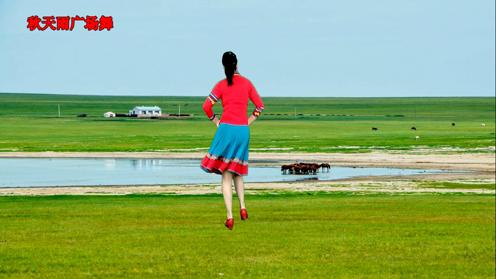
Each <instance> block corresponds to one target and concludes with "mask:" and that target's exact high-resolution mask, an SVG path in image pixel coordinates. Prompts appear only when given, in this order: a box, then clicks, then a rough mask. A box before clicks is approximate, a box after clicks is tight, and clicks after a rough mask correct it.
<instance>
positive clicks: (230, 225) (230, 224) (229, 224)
mask: <svg viewBox="0 0 496 279" xmlns="http://www.w3.org/2000/svg"><path fill="white" fill-rule="evenodd" d="M224 225H225V226H226V228H228V229H230V230H232V229H233V227H234V219H233V218H227V220H226V222H225V223H224Z"/></svg>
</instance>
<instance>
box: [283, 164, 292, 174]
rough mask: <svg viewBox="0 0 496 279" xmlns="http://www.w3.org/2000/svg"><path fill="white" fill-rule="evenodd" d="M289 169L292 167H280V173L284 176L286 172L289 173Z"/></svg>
mask: <svg viewBox="0 0 496 279" xmlns="http://www.w3.org/2000/svg"><path fill="white" fill-rule="evenodd" d="M291 168H292V165H282V166H281V172H282V173H283V174H286V172H289V173H291Z"/></svg>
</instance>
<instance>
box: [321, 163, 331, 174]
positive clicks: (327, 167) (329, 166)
mask: <svg viewBox="0 0 496 279" xmlns="http://www.w3.org/2000/svg"><path fill="white" fill-rule="evenodd" d="M320 167H321V168H322V171H324V170H327V172H329V170H330V169H331V165H330V164H328V163H322V164H320Z"/></svg>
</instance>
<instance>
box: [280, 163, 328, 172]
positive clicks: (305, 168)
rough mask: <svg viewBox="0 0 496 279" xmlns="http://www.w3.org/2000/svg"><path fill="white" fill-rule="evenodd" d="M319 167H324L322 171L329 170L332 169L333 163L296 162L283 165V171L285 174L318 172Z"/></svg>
mask: <svg viewBox="0 0 496 279" xmlns="http://www.w3.org/2000/svg"><path fill="white" fill-rule="evenodd" d="M319 169H322V171H324V170H326V171H329V170H330V169H331V165H329V164H327V163H323V164H315V163H295V164H290V165H282V166H281V172H282V173H283V174H317V172H318V171H319Z"/></svg>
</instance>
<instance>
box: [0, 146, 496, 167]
mask: <svg viewBox="0 0 496 279" xmlns="http://www.w3.org/2000/svg"><path fill="white" fill-rule="evenodd" d="M204 155H205V152H181V153H178V152H53V151H45V152H0V158H142V159H201V158H203V156H204ZM249 160H250V163H252V164H253V165H258V166H262V165H266V166H274V165H280V164H286V163H294V162H300V161H305V162H327V163H330V164H331V167H332V166H344V167H349V166H351V167H353V166H354V167H395V168H420V169H441V170H462V171H488V172H494V171H495V154H493V153H491V154H488V153H456V154H429V153H426V154H401V153H388V152H379V151H374V152H368V153H298V152H278V153H262V152H250V159H249Z"/></svg>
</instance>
